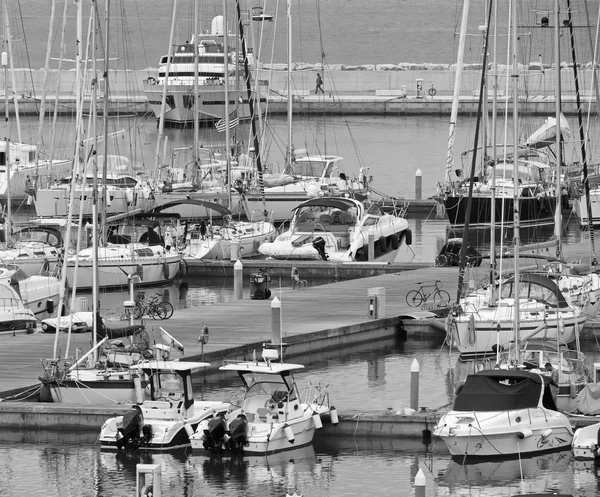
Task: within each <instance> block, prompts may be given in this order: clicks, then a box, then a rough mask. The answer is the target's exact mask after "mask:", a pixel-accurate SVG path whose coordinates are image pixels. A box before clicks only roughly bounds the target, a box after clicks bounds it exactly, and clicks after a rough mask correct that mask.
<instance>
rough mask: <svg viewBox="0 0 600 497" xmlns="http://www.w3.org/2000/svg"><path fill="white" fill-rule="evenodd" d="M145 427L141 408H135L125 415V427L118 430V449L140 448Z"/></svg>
mask: <svg viewBox="0 0 600 497" xmlns="http://www.w3.org/2000/svg"><path fill="white" fill-rule="evenodd" d="M143 425H144V415H143V414H142V410H141V409H140V407H139V406H133V407H132V408H131V409H129V411H127V412H126V413H125V414H124V415H123V426H121V427H120V428H119V429H118V433H117V449H121V448H125V449H129V448H137V447H139V446H140V440H141V431H142V430H143V428H142V427H143ZM144 428H145V427H144ZM119 435H120V437H119Z"/></svg>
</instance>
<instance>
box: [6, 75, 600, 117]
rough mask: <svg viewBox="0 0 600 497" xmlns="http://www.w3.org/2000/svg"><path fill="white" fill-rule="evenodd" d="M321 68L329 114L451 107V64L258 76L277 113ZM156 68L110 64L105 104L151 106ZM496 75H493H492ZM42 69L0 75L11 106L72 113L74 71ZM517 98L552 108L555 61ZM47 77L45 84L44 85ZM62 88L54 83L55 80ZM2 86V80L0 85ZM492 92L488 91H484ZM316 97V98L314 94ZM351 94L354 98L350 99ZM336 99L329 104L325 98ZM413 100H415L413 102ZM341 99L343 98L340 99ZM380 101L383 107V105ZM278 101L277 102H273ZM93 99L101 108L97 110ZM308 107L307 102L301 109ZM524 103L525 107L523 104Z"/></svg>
mask: <svg viewBox="0 0 600 497" xmlns="http://www.w3.org/2000/svg"><path fill="white" fill-rule="evenodd" d="M317 72H320V73H321V74H322V75H323V79H324V87H325V98H329V99H334V100H335V102H333V101H330V102H329V104H327V105H325V107H324V106H323V105H320V104H315V105H313V107H314V110H315V111H319V112H321V111H323V110H328V111H330V112H332V113H335V112H338V111H339V112H342V111H348V110H350V111H356V112H359V113H360V112H368V111H369V110H370V111H372V112H374V113H381V112H384V113H385V112H390V111H395V112H399V113H410V112H414V113H428V112H429V113H449V112H450V109H451V100H452V95H453V93H454V86H455V79H456V66H455V65H444V64H409V63H406V64H398V65H393V64H381V65H363V66H347V65H334V66H327V67H326V68H325V69H323V67H322V66H320V65H315V64H295V65H294V68H293V71H292V72H291V78H292V83H291V85H288V75H287V66H286V65H285V64H275V65H271V66H268V65H263V66H261V68H260V69H259V70H258V72H257V77H258V79H259V80H260V81H261V83H262V84H261V89H262V91H263V92H264V93H265V94H266V95H268V97H269V99H270V100H271V101H272V102H273V104H274V106H275V108H272V109H271V110H273V111H275V112H278V111H280V110H285V109H284V106H282V105H281V104H282V102H284V101H285V100H287V95H288V86H291V91H292V94H294V95H295V96H297V97H299V98H304V99H306V100H309V99H310V98H311V97H310V95H311V94H313V95H314V90H315V80H316V73H317ZM560 72H561V86H562V98H563V101H564V102H565V108H564V110H565V112H573V111H574V107H573V105H574V101H575V86H574V81H573V72H572V67H571V66H569V65H567V64H566V63H563V65H561V71H560ZM592 73H593V71H592V68H591V65H590V64H586V65H582V66H580V67H578V77H579V84H580V88H581V89H582V91H581V93H582V94H581V97H582V99H583V100H582V101H583V102H584V103H585V102H587V101H588V99H589V98H590V97H592V98H591V100H595V99H594V98H593V97H594V95H595V90H593V88H592V87H591V82H592ZM157 74H158V69H157V68H147V69H143V70H135V71H124V70H111V71H109V78H108V81H109V86H110V92H109V94H110V105H109V109H110V111H113V112H114V111H117V110H118V111H119V112H132V113H141V112H149V111H150V108H149V106H148V104H147V99H146V96H145V94H144V81H145V80H147V78H148V77H150V76H152V77H157ZM494 75H497V76H498V77H497V78H495V77H494ZM45 76H46V75H45V71H44V70H41V69H40V70H34V71H29V70H25V69H15V70H14V71H12V72H11V73H10V75H9V77H8V78H7V79H8V80H7V81H4V78H3V77H0V81H2V85H3V86H2V87H3V88H7V92H8V94H7V97H8V101H9V105H10V106H11V108H12V107H14V102H13V100H14V99H16V100H17V105H18V106H19V111H20V112H23V113H37V112H38V111H39V103H40V101H41V98H42V94H43V91H44V90H43V89H44V87H45V88H46V92H47V102H48V103H47V110H48V111H49V112H51V111H52V110H53V109H54V108H55V106H56V107H58V108H59V110H60V111H61V112H63V113H68V112H72V111H73V110H74V108H75V93H76V92H75V77H76V73H75V71H74V70H65V71H61V72H59V71H57V70H50V71H49V72H48V77H47V80H46V82H45ZM480 78H481V65H478V64H471V65H466V66H465V67H464V70H463V72H462V77H461V84H460V92H459V94H460V98H461V102H462V104H461V109H460V111H461V112H463V113H464V112H472V111H473V108H474V107H475V108H476V104H477V100H478V95H479V88H480V81H481V79H480ZM511 79H512V78H510V69H507V68H506V67H505V66H502V67H500V66H499V67H498V68H493V67H491V68H490V70H489V71H488V84H489V85H491V84H492V82H493V81H496V82H497V88H498V96H499V97H500V98H501V99H502V98H510V94H511V88H510V85H511ZM91 80H92V78H91V74H89V75H88V77H87V78H86V83H85V84H84V96H85V98H86V100H87V101H88V102H89V101H91V93H92V85H91ZM518 81H519V100H521V101H528V102H529V101H533V102H535V101H536V100H537V103H536V105H535V106H534V110H533V111H534V112H535V111H536V109H537V110H539V112H544V113H545V112H548V111H550V110H551V109H552V107H553V101H554V88H555V86H556V83H555V68H554V67H546V66H541V65H540V64H537V65H536V64H532V65H530V66H528V67H522V68H521V71H520V75H519V79H518ZM44 82H45V84H44ZM59 82H60V90H58V91H57V90H56V88H57V87H59ZM5 85H6V86H5ZM104 85H105V83H104V81H103V79H102V78H101V77H100V79H99V101H102V98H103V94H104V89H105V88H104ZM488 92H489V96H490V99H491V94H492V91H491V90H488ZM314 97H317V96H316V95H314ZM352 99H354V101H352ZM402 99H404V102H405V104H406V102H409V104H408V105H398V106H397V107H391V108H390V106H389V105H388V102H389V101H390V100H402ZM332 103H335V105H331V104H332ZM411 103H412V104H414V105H411ZM340 104H341V105H340ZM382 105H383V107H382ZM278 106H281V107H282V109H279V107H278ZM3 107H4V95H3V92H1V91H0V108H2V109H3ZM101 107H102V106H101V105H99V110H101ZM307 109H308V111H310V108H309V107H305V108H303V112H307ZM527 110H528V109H526V111H527Z"/></svg>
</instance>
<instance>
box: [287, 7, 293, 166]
mask: <svg viewBox="0 0 600 497" xmlns="http://www.w3.org/2000/svg"><path fill="white" fill-rule="evenodd" d="M287 29H288V40H287V42H288V46H287V87H288V99H287V125H288V127H287V139H288V142H287V150H286V154H285V168H286V170H288V169H289V172H290V173H291V172H292V161H293V155H294V154H293V151H292V6H291V1H290V0H287Z"/></svg>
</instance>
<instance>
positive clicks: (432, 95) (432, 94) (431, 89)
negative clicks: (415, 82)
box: [427, 85, 437, 97]
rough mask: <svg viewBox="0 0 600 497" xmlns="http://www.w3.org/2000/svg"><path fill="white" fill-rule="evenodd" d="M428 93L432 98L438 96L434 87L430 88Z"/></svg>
mask: <svg viewBox="0 0 600 497" xmlns="http://www.w3.org/2000/svg"><path fill="white" fill-rule="evenodd" d="M427 93H429V96H430V97H435V96H436V95H437V90H436V89H435V88H434V87H433V85H432V86H431V88H429V91H428V92H427Z"/></svg>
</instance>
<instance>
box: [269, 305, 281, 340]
mask: <svg viewBox="0 0 600 497" xmlns="http://www.w3.org/2000/svg"><path fill="white" fill-rule="evenodd" d="M271 345H281V301H280V300H279V299H278V298H277V297H273V300H272V301H271Z"/></svg>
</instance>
